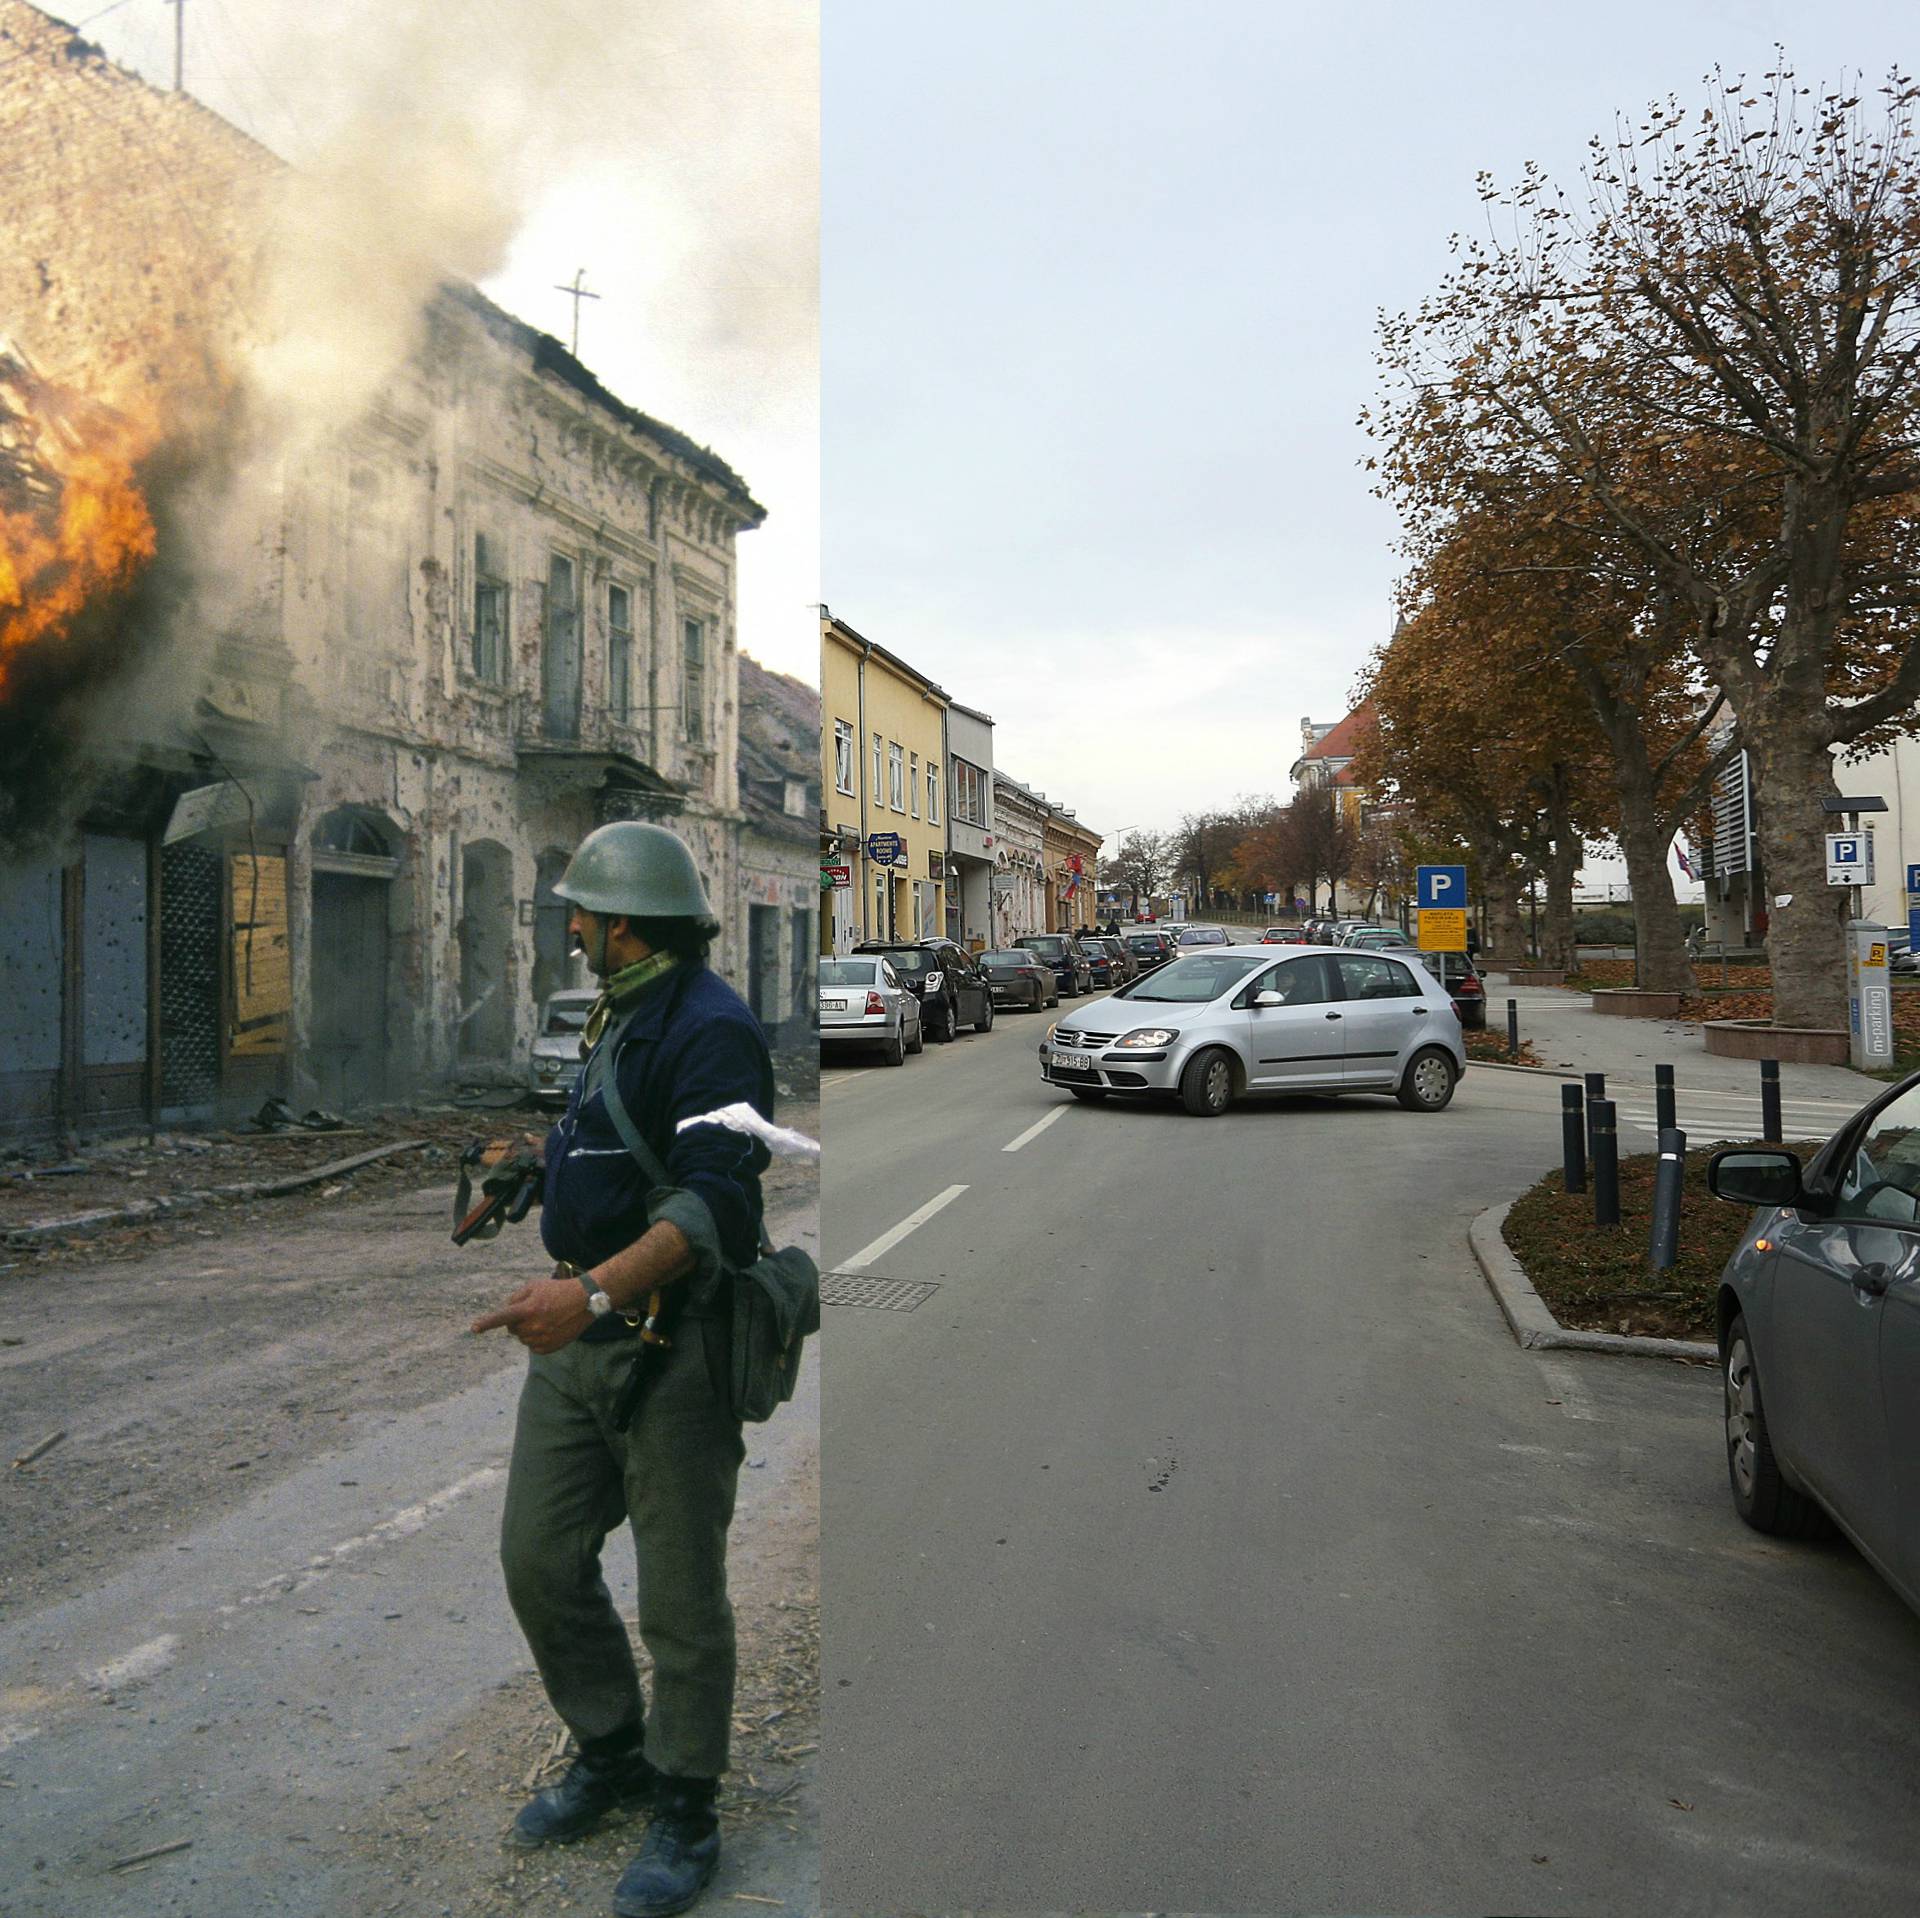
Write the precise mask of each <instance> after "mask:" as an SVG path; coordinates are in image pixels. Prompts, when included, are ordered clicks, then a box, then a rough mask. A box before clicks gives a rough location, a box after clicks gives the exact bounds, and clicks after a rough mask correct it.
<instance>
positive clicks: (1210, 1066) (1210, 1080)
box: [1180, 1046, 1233, 1119]
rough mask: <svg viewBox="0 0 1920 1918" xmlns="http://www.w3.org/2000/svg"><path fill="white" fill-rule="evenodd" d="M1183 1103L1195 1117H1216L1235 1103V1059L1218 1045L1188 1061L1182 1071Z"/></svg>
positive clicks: (1181, 1095) (1181, 1090)
mask: <svg viewBox="0 0 1920 1918" xmlns="http://www.w3.org/2000/svg"><path fill="white" fill-rule="evenodd" d="M1180 1103H1181V1104H1182V1105H1184V1106H1185V1107H1186V1109H1187V1110H1188V1111H1189V1112H1191V1113H1192V1114H1193V1116H1194V1117H1195V1118H1196V1119H1217V1118H1219V1116H1220V1115H1221V1113H1223V1112H1224V1111H1226V1109H1227V1107H1228V1106H1230V1105H1231V1104H1232V1103H1233V1061H1232V1060H1231V1059H1230V1058H1229V1057H1228V1056H1227V1054H1226V1053H1224V1052H1223V1051H1221V1049H1220V1048H1219V1047H1218V1046H1212V1047H1209V1048H1208V1049H1207V1050H1206V1051H1205V1052H1197V1053H1195V1054H1194V1056H1193V1057H1192V1058H1191V1059H1189V1060H1188V1061H1187V1066H1186V1070H1185V1071H1184V1072H1182V1073H1181V1075H1180Z"/></svg>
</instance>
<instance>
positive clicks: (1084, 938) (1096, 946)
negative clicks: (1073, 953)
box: [1080, 932, 1140, 990]
mask: <svg viewBox="0 0 1920 1918" xmlns="http://www.w3.org/2000/svg"><path fill="white" fill-rule="evenodd" d="M1080 950H1081V951H1082V952H1084V953H1085V954H1086V955H1087V971H1088V976H1089V978H1090V979H1091V981H1092V983H1093V984H1094V985H1096V986H1101V987H1104V988H1106V989H1108V990H1111V989H1112V988H1113V987H1115V986H1124V985H1125V984H1126V983H1127V981H1128V980H1129V979H1132V978H1134V977H1135V976H1136V975H1137V974H1138V972H1139V970H1140V969H1139V967H1137V966H1136V965H1135V964H1134V963H1133V955H1132V954H1131V953H1130V952H1128V950H1127V948H1126V945H1125V942H1124V941H1122V940H1120V939H1118V938H1116V937H1115V936H1114V935H1113V934H1112V933H1107V932H1083V933H1081V934H1080Z"/></svg>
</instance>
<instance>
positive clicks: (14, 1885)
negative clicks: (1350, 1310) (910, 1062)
mask: <svg viewBox="0 0 1920 1918" xmlns="http://www.w3.org/2000/svg"><path fill="white" fill-rule="evenodd" d="M781 1116H782V1118H783V1119H785V1120H788V1121H789V1122H791V1123H795V1124H797V1125H799V1126H800V1127H801V1128H802V1129H803V1130H808V1131H813V1130H814V1129H815V1125H814V1114H813V1113H812V1112H811V1111H809V1110H807V1109H805V1108H800V1109H797V1110H788V1111H783V1113H782V1115H781ZM319 1149H320V1150H322V1151H326V1150H332V1151H334V1152H336V1153H341V1154H344V1152H345V1151H346V1150H347V1149H348V1143H347V1142H342V1143H340V1144H339V1145H336V1146H333V1147H331V1148H328V1147H320V1148H319ZM432 1169H433V1168H423V1167H422V1166H420V1165H419V1164H418V1163H417V1162H416V1163H415V1164H414V1166H413V1170H412V1175H411V1179H410V1181H409V1180H407V1179H406V1178H405V1177H404V1176H396V1175H395V1172H394V1170H393V1169H392V1168H391V1167H383V1168H382V1169H380V1170H379V1171H378V1172H377V1173H375V1174H374V1175H373V1176H372V1177H370V1178H365V1179H361V1178H359V1177H358V1175H356V1178H355V1179H354V1180H345V1181H341V1182H340V1184H339V1188H338V1189H337V1190H335V1191H334V1192H333V1193H332V1195H331V1196H330V1197H327V1196H322V1194H321V1193H320V1192H315V1193H312V1194H309V1195H305V1196H303V1198H302V1199H301V1200H300V1201H297V1202H294V1201H285V1202H266V1203H262V1204H258V1205H253V1206H248V1207H244V1208H215V1209H212V1210H204V1211H201V1212H197V1213H189V1214H187V1215H185V1216H183V1217H181V1218H178V1219H170V1220H166V1221H163V1222H162V1223H160V1224H157V1225H152V1224H150V1225H146V1226H143V1227H142V1228H140V1229H139V1230H138V1231H135V1232H127V1233H116V1234H111V1235H106V1236H105V1237H104V1238H103V1237H101V1236H93V1237H89V1238H86V1239H83V1240H75V1241H72V1242H68V1243H64V1244H63V1243H60V1242H58V1241H56V1242H55V1243H54V1244H52V1245H51V1246H44V1247H40V1248H36V1249H32V1250H28V1251H24V1252H23V1251H22V1250H19V1249H9V1250H8V1252H7V1253H6V1254H4V1255H0V1261H3V1262H5V1263H8V1264H10V1266H11V1269H10V1270H8V1271H6V1272H4V1273H0V1450H3V1451H4V1457H5V1459H6V1460H7V1461H11V1460H13V1459H15V1458H19V1457H23V1456H25V1455H26V1454H27V1453H28V1452H30V1451H32V1450H33V1449H34V1448H35V1447H36V1446H38V1445H39V1444H40V1443H41V1442H42V1441H44V1440H45V1439H47V1438H49V1437H51V1436H52V1435H53V1434H54V1433H56V1432H62V1433H64V1434H65V1436H64V1437H63V1438H62V1439H60V1441H59V1442H58V1443H57V1444H55V1445H54V1446H52V1447H51V1448H50V1449H48V1450H46V1451H44V1452H43V1453H42V1454H41V1455H40V1456H39V1457H37V1458H35V1459H34V1460H33V1461H32V1462H31V1463H30V1464H26V1465H23V1466H20V1467H11V1466H10V1465H9V1466H8V1467H6V1468H5V1469H4V1481H5V1482H4V1483H0V1674H4V1677H0V1825H4V1826H5V1827H6V1828H7V1832H8V1837H7V1841H6V1843H5V1845H4V1846H0V1912H5V1913H20V1914H26V1913H29V1912H33V1913H49V1914H52V1913H67V1912H72V1911H75V1910H80V1909H87V1910H90V1911H109V1912H110V1911H126V1912H140V1913H148V1912H161V1911H173V1912H190V1913H193V1914H195V1918H217V1915H219V1914H225V1913H228V1912H233V1913H239V1912H247V1913H249V1914H253V1913H257V1912H259V1911H261V1910H263V1909H264V1910H272V1911H275V1912H276V1913H284V1914H289V1915H291V1914H303V1913H312V1914H316V1918H318V1915H320V1914H332V1913H335V1912H347V1911H353V1912H356V1913H358V1912H371V1913H379V1912H383V1911H386V1910H393V1911H396V1912H398V1911H405V1912H408V1913H413V1912H433V1911H437V1910H441V1909H443V1908H444V1909H446V1910H449V1911H459V1912H465V1911H469V1910H482V1911H485V1910H493V1909H499V1910H510V1909H521V1908H526V1909H537V1910H548V1909H551V1910H561V1909H567V1908H569V1904H570V1903H571V1904H572V1905H574V1906H577V1907H578V1908H581V1909H589V1910H591V1909H595V1908H598V1907H600V1906H603V1905H604V1902H605V1895H606V1893H607V1891H608V1890H609V1889H610V1887H611V1884H612V1880H613V1877H614V1876H615V1875H617V1872H618V1868H619V1863H620V1861H621V1860H622V1859H623V1857H624V1856H625V1855H626V1853H627V1852H628V1851H629V1850H630V1849H631V1848H632V1846H633V1845H634V1844H635V1843H636V1842H637V1836H638V1834H637V1833H635V1832H632V1831H628V1832H625V1833H620V1832H614V1833H609V1834H607V1835H605V1836H603V1837H601V1838H598V1839H595V1840H593V1841H590V1842H589V1843H588V1844H587V1845H584V1846H580V1847H576V1848H573V1849H572V1850H570V1851H568V1852H566V1853H563V1854H560V1855H559V1856H558V1858H557V1859H556V1860H555V1861H552V1862H550V1861H547V1860H545V1859H538V1860H534V1861H516V1860H509V1859H508V1858H506V1856H505V1855H504V1854H502V1853H501V1852H500V1851H499V1849H498V1845H497V1840H498V1834H499V1832H500V1830H501V1829H502V1828H503V1827H504V1825H505V1823H506V1821H507V1819H508V1818H509V1817H510V1816H511V1813H512V1811H513V1809H514V1807H515V1805H517V1803H518V1802H519V1801H520V1799H521V1798H522V1797H524V1795H525V1790H526V1780H527V1779H528V1778H529V1777H530V1776H534V1775H536V1774H537V1773H538V1772H539V1771H540V1769H541V1768H542V1766H543V1765H546V1764H548V1763H549V1761H550V1760H551V1759H552V1757H553V1752H552V1734H553V1730H554V1723H553V1720H552V1718H551V1714H550V1713H549V1712H548V1710H547V1707H546V1704H545V1700H544V1698H543V1697H542V1695H541V1693H540V1690H539V1687H538V1684H537V1682H536V1681H535V1680H534V1679H533V1678H532V1676H531V1674H530V1671H529V1667H528V1660H527V1657H526V1652H525V1647H524V1645H523V1644H522V1643H521V1642H520V1640H519V1638H518V1635H517V1633H516V1632H515V1630H514V1629H513V1625H512V1620H511V1617H510V1615H509V1614H508V1613H507V1610H506V1606H505V1602H504V1598H503V1595H502V1594H501V1592H500V1589H499V1575H498V1569H497V1565H496V1562H495V1559H494V1551H493V1537H494V1531H495V1528H496V1527H497V1520H498V1508H499V1499H500V1496H501V1490H502V1485H503V1481H504V1464H505V1456H506V1450H507V1441H508V1437H509V1434H510V1430H511V1418H512V1406H513V1399H514V1395H515V1392H516V1390H517V1381H518V1377H519V1374H520V1372H521V1370H522V1368H523V1364H524V1359H523V1355H522V1354H521V1353H520V1352H519V1349H518V1348H517V1347H515V1346H512V1345H510V1344H507V1343H505V1342H504V1341H502V1340H500V1339H498V1338H491V1339H475V1338H473V1337H471V1336H470V1335H468V1334H467V1333H466V1332H465V1329H464V1328H465V1325H466V1322H467V1320H468V1318H470V1317H471V1316H472V1314H473V1313H474V1312H475V1311H476V1310H478V1309H480V1308H481V1307H482V1306H484V1305H485V1304H488V1303H491V1302H494V1301H495V1300H497V1299H498V1298H500V1297H501V1296H504V1294H505V1293H506V1292H507V1291H508V1290H509V1289H511V1287H512V1286H513V1285H514V1284H517V1283H518V1282H519V1281H520V1280H521V1279H522V1278H524V1277H526V1276H528V1275H529V1273H530V1272H532V1271H534V1270H538V1269H542V1263H543V1262H542V1260H541V1255H540V1252H539V1248H538V1241H537V1237H536V1235H535V1228H534V1226H533V1224H532V1223H529V1224H528V1225H526V1226H523V1227H520V1228H517V1229H511V1230H509V1231H508V1232H507V1233H504V1234H503V1235H502V1236H501V1237H500V1238H498V1239H496V1240H494V1241H492V1242H490V1243H488V1244H485V1245H479V1246H471V1247H468V1248H465V1249H464V1250H463V1249H459V1248H456V1247H454V1246H452V1245H451V1244H450V1243H449V1242H448V1237H447V1230H448V1224H447V1221H448V1214H449V1209H450V1203H451V1192H450V1183H451V1180H450V1174H451V1162H450V1159H449V1160H447V1161H446V1162H445V1169H444V1170H441V1171H440V1172H439V1176H438V1178H437V1179H436V1180H435V1182H434V1183H432V1184H425V1185H423V1184H422V1183H421V1175H422V1172H423V1171H427V1170H432ZM49 1183H50V1182H49ZM769 1200H770V1210H771V1213H772V1217H771V1223H772V1224H773V1225H774V1227H775V1230H776V1233H777V1234H784V1235H785V1236H799V1237H801V1238H802V1239H803V1240H804V1241H806V1242H811V1240H812V1235H813V1231H814V1225H815V1219H816V1217H817V1213H816V1210H815V1205H814V1198H813V1192H812V1179H811V1168H808V1167H800V1166H793V1165H783V1166H781V1167H780V1168H779V1169H778V1171H777V1173H776V1175H775V1177H774V1178H773V1179H772V1180H771V1181H770V1191H769ZM749 1446H750V1450H749V1469H748V1470H747V1471H745V1472H743V1474H742V1487H741V1512H740V1519H739V1523H738V1525H737V1528H736V1551H735V1557H734V1566H735V1581H736V1597H737V1602H738V1605H739V1610H740V1615H741V1636H742V1693H741V1701H740V1707H739V1720H738V1727H737V1729H738V1731H739V1735H740V1749H739V1752H738V1755H737V1758H736V1770H735V1772H734V1774H733V1777H732V1779H731V1780H730V1783H729V1790H728V1797H727V1806H726V1812H727V1818H728V1823H729V1825H730V1826H731V1827H733V1828H734V1830H735V1842H734V1843H733V1844H732V1845H730V1846H729V1849H728V1857H727V1862H726V1865H725V1867H724V1871H725V1875H726V1880H727V1882H728V1883H730V1884H731V1886H732V1887H733V1888H734V1889H736V1890H738V1891H740V1892H741V1893H743V1894H747V1893H750V1894H753V1895H754V1896H756V1897H765V1898H769V1899H772V1898H777V1899H779V1900H780V1902H781V1903H782V1904H783V1905H785V1906H786V1907H787V1908H789V1909H795V1910H806V1909H810V1908H812V1903H813V1902H814V1894H813V1892H812V1890H811V1887H812V1884H813V1874H814V1846H813V1842H812V1840H813V1832H812V1824H811V1814H810V1805H809V1800H810V1791H809V1779H810V1771H811V1762H812V1746H813V1743H814V1730H813V1726H814V1724H815V1722H816V1712H817V1676H816V1671H817V1667H816V1664H815V1646H816V1643H817V1633H816V1624H815V1619H816V1612H815V1602H816V1583H815V1579H816V1569H815V1568H816V1564H817V1556H816V1549H815V1547H816V1506H817V1489H816V1488H817V1479H816V1471H817V1456H818V1453H817V1385H816V1384H815V1383H814V1380H813V1378H812V1377H810V1378H809V1380H808V1382H807V1386H806V1388H805V1392H804V1395H803V1399H802V1400H799V1401H796V1404H795V1405H794V1406H792V1407H789V1408H787V1409H786V1410H785V1411H784V1412H783V1413H782V1414H781V1415H780V1417H779V1418H778V1419H777V1420H775V1421H774V1422H773V1423H772V1424H770V1425H768V1426H765V1427H758V1428H752V1429H750V1431H749ZM623 1558H624V1559H626V1560H627V1561H628V1562H627V1563H625V1564H624V1565H623V1564H622V1560H623ZM608 1570H609V1581H610V1583H612V1584H613V1585H614V1589H615V1593H616V1598H617V1599H619V1601H620V1602H621V1603H622V1606H623V1609H625V1610H627V1611H629V1613H630V1610H631V1597H630V1594H631V1581H632V1572H631V1564H630V1554H626V1553H624V1552H623V1551H622V1550H621V1549H620V1547H619V1541H618V1540H616V1541H614V1542H613V1544H612V1545H611V1546H610V1548H609V1553H608ZM181 1839H190V1840H191V1841H192V1842H191V1844H190V1845H189V1846H187V1847H185V1848H183V1849H179V1850H174V1851H169V1852H166V1853H164V1854H163V1855H161V1856H158V1857H155V1858H153V1859H152V1860H150V1861H143V1862H136V1863H134V1864H132V1865H125V1864H123V1863H122V1861H125V1860H127V1859H130V1858H133V1857H134V1855H135V1854H137V1853H140V1852H142V1851H147V1850H151V1849H153V1848H155V1847H158V1846H164V1845H169V1844H173V1843H175V1842H177V1841H178V1840H181ZM116 1865H119V1866H120V1867H121V1868H120V1869H117V1870H116V1869H114V1867H115V1866H116ZM767 1908H769V1909H771V1906H769V1907H767Z"/></svg>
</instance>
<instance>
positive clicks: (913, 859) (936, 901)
mask: <svg viewBox="0 0 1920 1918" xmlns="http://www.w3.org/2000/svg"><path fill="white" fill-rule="evenodd" d="M947 703H948V702H947V695H946V694H945V693H944V692H943V691H942V690H941V689H940V688H939V687H938V686H936V685H935V684H934V682H933V681H932V680H930V679H929V678H927V676H926V675H925V674H924V673H922V672H919V671H918V670H916V669H915V668H914V667H912V666H909V665H908V664H907V662H906V661H905V660H904V659H901V658H900V657H899V656H898V655H897V654H894V653H890V652H888V651H887V649H886V648H885V647H884V646H881V645H879V644H877V643H876V642H875V641H873V640H870V639H868V638H866V637H865V636H864V635H863V634H860V633H856V632H855V631H854V630H853V628H852V627H851V626H849V625H848V624H847V623H846V622H845V621H844V620H840V619H835V618H834V617H833V616H832V615H831V614H830V613H828V612H827V611H826V609H825V608H824V607H823V608H822V609H821V619H820V752H821V781H820V792H821V805H822V818H821V842H820V843H821V855H820V857H821V864H822V868H823V871H826V872H829V873H830V874H831V875H832V877H833V879H834V881H835V883H834V884H833V885H832V886H831V888H829V889H827V890H825V891H824V892H823V905H824V906H825V908H826V909H825V910H823V911H822V913H821V915H820V945H821V950H822V951H823V952H845V951H847V950H848V949H849V948H850V947H851V946H852V945H853V944H854V943H855V941H857V940H860V939H916V938H926V937H929V936H930V935H932V934H935V933H943V932H945V931H946V925H947V898H946V874H947V823H946V821H947V794H946V770H947V768H946V730H947ZM887 835H892V836H894V837H895V838H897V840H898V842H899V845H898V850H897V852H896V851H894V849H893V848H892V846H891V845H889V844H887V843H886V836H887ZM876 840H878V841H879V842H880V843H879V844H876ZM881 852H885V853H888V854H889V855H890V856H889V857H887V858H885V859H882V858H880V857H876V854H878V853H881ZM843 877H844V883H841V881H842V879H843Z"/></svg>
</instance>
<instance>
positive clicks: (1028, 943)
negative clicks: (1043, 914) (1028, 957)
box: [1013, 932, 1093, 999]
mask: <svg viewBox="0 0 1920 1918" xmlns="http://www.w3.org/2000/svg"><path fill="white" fill-rule="evenodd" d="M1013 943H1014V944H1015V945H1016V946H1020V947H1023V948H1024V949H1025V950H1026V951H1028V952H1032V953H1037V954H1038V955H1039V956H1040V958H1041V959H1042V960H1044V961H1045V962H1046V964H1047V965H1049V966H1051V967H1052V968H1053V977H1054V983H1055V984H1056V985H1058V986H1059V988H1060V996H1061V997H1062V998H1063V999H1077V998H1078V997H1079V996H1080V995H1081V993H1083V992H1086V991H1088V990H1089V989H1090V988H1091V986H1092V984H1093V968H1092V967H1091V966H1089V965H1088V963H1087V955H1086V954H1085V953H1084V952H1082V951H1081V950H1080V942H1079V940H1077V939H1076V938H1075V937H1074V936H1073V934H1072V933H1070V932H1030V933H1028V934H1027V935H1026V936H1025V938H1022V939H1016V940H1015V941H1014V942H1013Z"/></svg>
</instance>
